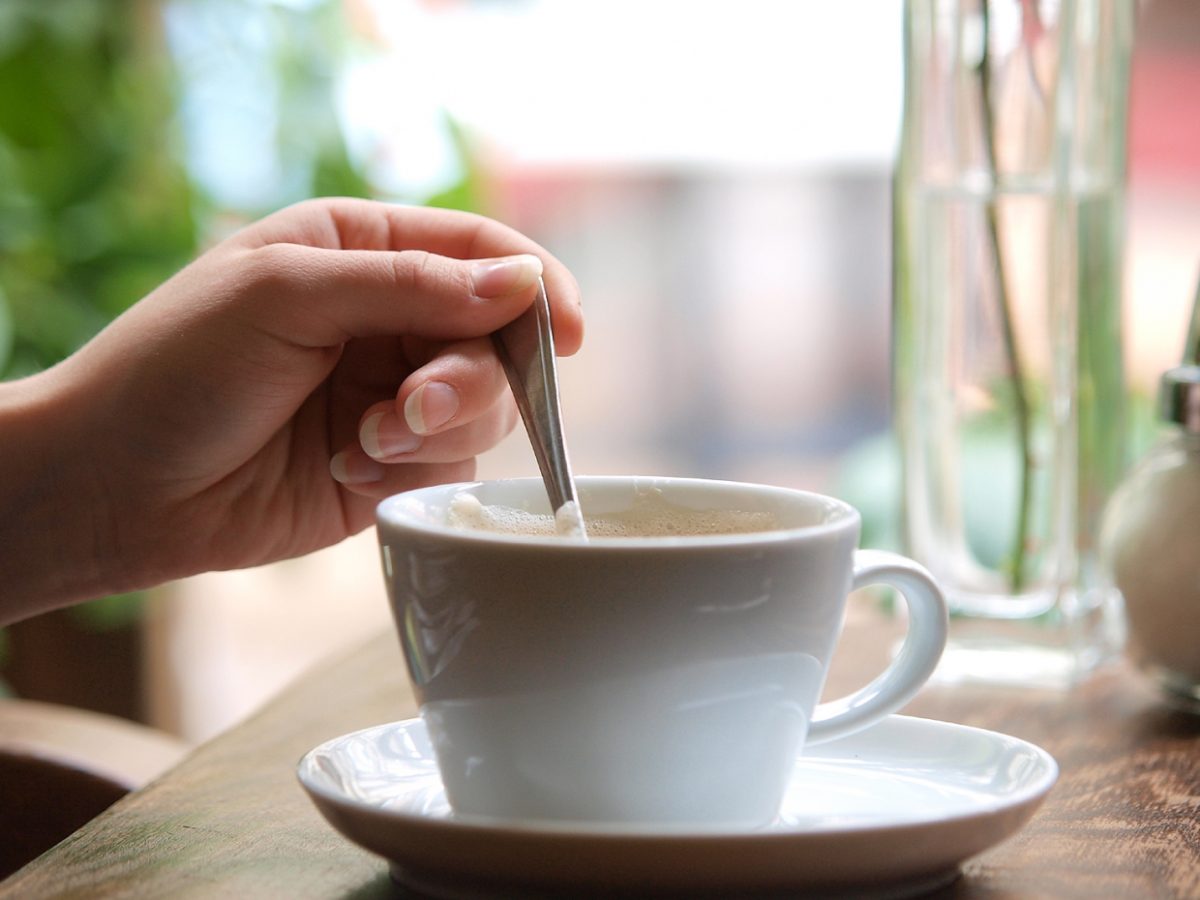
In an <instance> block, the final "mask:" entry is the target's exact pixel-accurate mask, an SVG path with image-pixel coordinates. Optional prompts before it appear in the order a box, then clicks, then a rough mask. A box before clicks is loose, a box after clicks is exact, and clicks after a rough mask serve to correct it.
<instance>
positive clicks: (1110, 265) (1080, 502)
mask: <svg viewBox="0 0 1200 900" xmlns="http://www.w3.org/2000/svg"><path fill="white" fill-rule="evenodd" d="M1133 17H1134V9H1133V0H1056V2H1050V0H1045V2H1038V0H908V2H906V5H905V25H904V59H905V99H904V118H903V127H902V135H901V142H900V151H899V157H898V161H897V167H896V176H895V184H894V197H893V242H894V246H893V254H894V255H893V265H894V300H893V303H894V309H893V316H894V318H893V337H894V346H893V360H894V372H893V391H894V424H895V428H896V432H897V436H898V441H899V446H900V454H901V472H902V483H903V503H902V508H903V522H902V526H903V533H904V536H905V541H906V544H907V547H906V550H907V552H908V553H909V554H911V555H912V556H913V557H915V558H916V559H918V560H920V561H921V562H923V563H924V564H925V565H926V566H927V567H928V568H929V569H930V570H932V572H933V573H934V575H935V576H936V577H937V578H938V579H939V581H940V582H941V584H942V585H943V587H944V588H945V590H946V593H947V597H948V599H949V601H950V605H951V608H952V622H951V635H952V638H951V644H950V646H949V648H948V649H947V653H946V656H945V658H944V660H943V665H942V671H941V674H942V676H943V677H945V678H964V679H979V680H987V681H1010V682H1011V681H1016V682H1020V683H1030V684H1032V683H1038V684H1046V683H1054V684H1069V683H1072V682H1074V681H1076V680H1078V679H1079V678H1081V677H1082V676H1083V675H1085V674H1086V673H1087V672H1089V671H1090V670H1091V669H1093V668H1094V667H1095V666H1097V665H1098V664H1100V663H1101V662H1103V661H1104V660H1106V659H1108V658H1110V657H1112V656H1113V655H1115V652H1116V650H1117V649H1118V643H1119V639H1120V634H1119V624H1118V616H1117V614H1116V609H1115V598H1114V594H1113V592H1112V591H1111V590H1110V589H1109V588H1107V587H1106V585H1105V582H1104V580H1103V578H1102V577H1101V576H1100V573H1099V567H1098V563H1097V558H1096V541H1097V531H1098V528H1099V519H1100V514H1101V512H1102V510H1103V507H1104V505H1105V502H1106V500H1107V498H1108V496H1109V494H1110V493H1111V491H1112V490H1113V489H1114V487H1115V486H1116V484H1117V482H1118V481H1119V479H1120V477H1121V475H1122V473H1123V471H1124V466H1125V442H1124V435H1125V424H1124V401H1125V390H1124V378H1123V367H1122V340H1121V280H1122V273H1121V257H1122V249H1123V233H1124V228H1123V209H1124V190H1125V189H1124V181H1125V156H1126V152H1125V133H1126V108H1127V99H1126V95H1127V83H1128V67H1129V55H1130V49H1131V43H1132V30H1133Z"/></svg>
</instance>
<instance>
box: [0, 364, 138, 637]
mask: <svg viewBox="0 0 1200 900" xmlns="http://www.w3.org/2000/svg"><path fill="white" fill-rule="evenodd" d="M72 406H73V404H72V401H71V391H70V387H69V379H68V377H67V374H66V373H65V372H64V371H63V369H62V368H61V367H60V368H56V369H51V370H48V371H46V372H41V373H39V374H37V375H33V376H30V377H28V378H24V379H21V380H18V381H11V382H4V383H0V585H2V588H0V624H2V623H5V622H11V621H15V620H17V619H21V618H26V617H28V616H31V615H35V614H37V613H39V612H45V611H47V610H50V609H53V608H55V607H60V606H65V605H67V604H69V603H73V602H78V601H81V600H88V599H92V598H94V597H99V596H104V595H106V594H108V593H111V592H113V591H114V590H116V589H117V588H116V586H115V584H114V582H115V581H116V579H114V578H113V577H112V575H111V573H109V572H107V571H106V569H107V565H106V562H105V556H106V554H105V551H104V547H103V546H102V543H103V532H102V530H101V529H100V528H99V527H98V526H99V524H100V523H101V522H103V520H104V514H103V499H104V498H103V497H102V496H101V492H100V491H99V490H98V481H97V479H96V478H95V477H94V475H93V473H94V471H95V470H94V468H93V467H94V465H95V462H94V460H93V459H92V457H91V455H90V454H88V453H87V452H86V448H87V447H88V442H87V440H86V436H85V435H82V434H74V433H72V429H73V428H75V427H77V417H75V416H73V415H72V414H71V408H72Z"/></svg>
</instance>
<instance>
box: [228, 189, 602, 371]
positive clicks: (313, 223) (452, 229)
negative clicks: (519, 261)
mask: <svg viewBox="0 0 1200 900" xmlns="http://www.w3.org/2000/svg"><path fill="white" fill-rule="evenodd" d="M236 239H237V240H239V242H240V243H242V244H243V245H244V246H247V247H250V248H254V247H261V246H264V245H266V244H272V243H290V244H302V245H307V246H310V247H314V248H322V249H330V250H392V251H404V250H423V251H427V252H429V253H433V254H436V255H438V256H446V257H452V258H455V259H486V258H492V257H504V256H514V255H517V254H522V253H531V254H533V255H535V256H537V257H538V258H539V259H541V260H542V264H543V273H542V278H543V280H544V282H545V284H546V294H547V296H548V297H549V299H550V304H551V307H552V310H553V317H554V336H555V340H556V343H557V345H558V350H559V352H560V353H561V354H562V355H564V356H569V355H571V354H572V353H575V352H576V351H577V350H578V349H579V345H580V343H581V341H582V339H583V313H582V311H581V310H580V308H579V304H578V297H579V286H578V284H577V283H576V281H575V278H574V276H572V275H571V272H570V270H568V269H567V267H566V266H565V265H563V264H562V263H561V262H560V261H559V260H558V259H556V258H555V257H554V256H553V255H552V254H551V253H549V252H548V251H547V250H546V249H545V248H544V247H542V246H541V245H540V244H538V243H537V242H536V241H534V240H532V239H531V238H529V237H527V236H526V235H524V234H522V233H521V232H519V231H517V230H516V229H514V228H510V227H509V226H507V225H504V224H502V223H500V222H497V221H496V220H495V219H490V218H488V217H487V216H481V215H477V214H476V213H469V212H464V211H462V210H455V209H439V208H434V207H419V206H401V205H398V204H392V203H381V202H379V201H375V200H361V199H356V198H350V197H336V198H322V199H318V200H306V201H303V202H301V203H297V204H295V205H293V206H289V207H287V208H286V209H283V210H281V211H279V212H277V213H274V214H273V215H270V216H268V217H266V218H265V219H262V220H261V221H260V222H258V223H257V225H255V226H253V227H252V228H249V229H247V230H246V231H245V232H242V233H241V234H240V235H238V236H237V238H236Z"/></svg>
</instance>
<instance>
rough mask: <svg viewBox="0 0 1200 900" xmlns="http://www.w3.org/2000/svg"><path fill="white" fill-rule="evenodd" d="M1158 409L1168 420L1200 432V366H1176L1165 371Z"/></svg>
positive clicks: (1160, 385) (1160, 383)
mask: <svg viewBox="0 0 1200 900" xmlns="http://www.w3.org/2000/svg"><path fill="white" fill-rule="evenodd" d="M1158 411H1159V415H1161V416H1162V417H1163V419H1165V420H1166V421H1168V422H1178V423H1179V424H1180V425H1182V426H1183V427H1184V428H1186V429H1187V430H1188V431H1196V432H1200V366H1176V367H1175V368H1174V369H1167V371H1166V372H1164V373H1163V376H1162V379H1161V381H1160V382H1159V393H1158Z"/></svg>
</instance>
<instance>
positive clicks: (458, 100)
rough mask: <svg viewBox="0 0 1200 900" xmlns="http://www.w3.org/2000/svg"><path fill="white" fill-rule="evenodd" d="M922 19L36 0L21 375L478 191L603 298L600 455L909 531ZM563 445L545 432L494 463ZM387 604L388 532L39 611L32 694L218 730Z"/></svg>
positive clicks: (1150, 95)
mask: <svg viewBox="0 0 1200 900" xmlns="http://www.w3.org/2000/svg"><path fill="white" fill-rule="evenodd" d="M1139 10H1140V26H1139V31H1138V37H1137V43H1136V49H1135V56H1134V67H1133V76H1132V84H1131V100H1130V111H1131V115H1130V121H1131V127H1130V136H1129V147H1130V180H1129V184H1130V188H1129V202H1128V211H1127V257H1126V267H1125V295H1126V323H1127V331H1126V354H1127V356H1126V360H1125V363H1126V367H1127V370H1128V373H1129V379H1130V385H1131V388H1132V390H1133V391H1134V392H1135V394H1136V395H1137V397H1139V398H1140V401H1139V406H1138V408H1139V409H1140V410H1142V415H1140V416H1139V417H1135V418H1136V421H1137V428H1138V431H1137V434H1136V435H1135V439H1134V446H1135V450H1136V449H1139V448H1144V447H1145V445H1146V443H1147V440H1148V438H1149V431H1150V425H1149V422H1150V417H1149V415H1148V412H1147V411H1148V409H1149V401H1148V399H1147V398H1148V397H1149V396H1150V395H1151V393H1152V392H1153V390H1154V387H1155V383H1156V380H1157V378H1158V375H1159V374H1160V373H1161V371H1162V370H1163V369H1165V368H1167V367H1168V366H1170V365H1172V364H1173V363H1174V362H1175V361H1176V359H1177V357H1178V356H1179V354H1180V352H1181V349H1182V343H1183V336H1184V328H1185V324H1186V318H1187V315H1188V312H1189V310H1190V302H1191V294H1192V290H1193V286H1194V283H1195V279H1196V277H1197V275H1198V274H1200V4H1197V3H1195V2H1194V0H1150V2H1144V3H1142V4H1140V6H1139ZM901 13H902V4H901V0H848V2H844V3H822V2H817V0H678V2H672V0H573V2H570V3H563V2H559V3H554V2H549V0H161V2H159V0H55V2H52V3H44V2H42V0H3V2H2V3H0V374H2V375H3V377H5V378H17V377H20V376H21V375H24V374H28V373H30V372H34V371H37V370H39V369H41V368H44V367H46V366H49V365H53V364H54V363H55V362H56V361H57V360H59V359H61V358H62V357H63V356H64V355H66V354H69V353H70V352H71V351H72V350H73V349H75V348H76V347H78V346H79V345H80V344H81V343H83V342H84V341H86V340H87V339H88V337H89V336H90V335H91V334H93V333H95V331H96V330H98V329H99V328H101V327H103V326H104V324H105V323H106V322H107V321H109V320H110V319H111V318H112V317H113V316H115V315H116V314H118V313H119V312H120V311H121V310H122V309H124V308H125V307H126V306H128V305H129V304H131V303H133V302H135V301H136V300H137V299H138V298H140V297H141V296H143V295H144V294H145V293H147V292H148V291H149V290H150V289H151V288H153V287H154V286H155V285H156V284H158V283H159V282H160V281H162V280H163V279H165V278H167V277H169V276H170V275H171V274H172V273H173V272H174V271H175V270H177V269H178V268H179V267H181V266H182V265H183V264H184V263H186V262H187V260H189V259H190V258H192V257H193V256H194V255H195V254H197V253H199V252H201V251H202V250H203V249H204V248H205V247H206V246H209V245H211V244H212V243H213V242H215V241H217V240H219V239H220V238H221V237H223V236H225V235H226V234H228V233H229V232H230V231H231V230H233V229H236V228H237V227H239V226H240V225H242V224H244V223H246V222H248V221H250V220H252V219H254V218H256V217H258V216H261V215H263V214H265V213H267V212H270V211H272V210H274V209H277V208H279V207H281V206H284V205H286V204H288V203H291V202H294V201H297V200H300V199H303V198H306V197H311V196H319V195H329V194H350V195H358V196H369V197H376V198H379V199H384V200H391V201H396V202H403V203H417V204H434V205H441V206H452V207H459V208H464V209H470V210H474V211H478V212H482V213H485V214H487V215H490V216H493V217H495V218H498V219H501V220H503V221H505V222H507V223H509V224H511V225H513V226H514V227H516V228H518V229H520V230H522V231H524V232H526V233H528V234H529V235H531V236H532V237H533V238H534V239H536V240H538V241H539V242H541V243H542V244H543V245H544V246H546V247H547V248H548V249H549V250H550V251H551V252H553V253H554V254H555V255H557V256H558V257H559V258H560V259H562V260H563V261H564V262H565V263H566V264H567V265H568V266H569V267H570V268H571V269H572V270H573V271H574V272H575V274H576V276H577V277H578V279H579V282H580V284H581V286H582V288H583V293H584V299H585V309H586V314H587V321H588V334H587V341H586V345H585V348H584V350H583V351H582V352H581V353H580V354H579V355H578V356H576V357H574V358H572V359H570V360H567V361H565V362H564V363H563V365H562V368H561V372H562V377H563V380H564V384H563V388H562V390H563V404H564V408H565V415H566V418H567V428H568V435H569V439H570V441H571V451H572V457H573V461H574V464H575V468H576V470H577V471H578V472H580V473H588V474H603V473H617V472H623V473H630V472H635V473H640V474H686V475H703V476H713V477H724V478H735V479H746V480H756V481H764V482H770V483H775V484H782V485H788V486H794V487H802V488H808V489H814V490H822V491H831V492H835V493H839V494H842V495H844V496H846V497H847V498H848V499H850V500H851V501H852V502H854V503H856V504H857V505H859V506H860V508H862V509H863V511H864V513H865V520H866V525H867V529H866V532H865V534H864V541H863V542H864V544H865V545H868V546H888V545H892V544H893V543H894V541H895V537H894V535H895V522H894V516H895V509H896V500H897V492H898V485H897V482H896V478H895V472H894V464H893V460H892V449H891V443H890V439H889V436H888V429H889V412H888V410H889V364H890V363H889V329H890V322H889V304H890V286H889V285H890V248H889V244H890V236H889V235H890V209H889V191H890V181H891V168H892V159H893V154H894V150H895V142H896V137H897V133H898V125H899V116H900V102H901V81H902V76H903V73H902V63H901ZM114 427H119V423H114ZM536 471H537V470H536V465H535V462H534V460H533V456H532V453H531V452H530V450H529V447H528V444H527V442H526V439H525V437H524V435H523V433H517V434H514V435H513V436H511V437H510V438H509V439H508V440H506V441H505V442H504V443H503V444H502V445H501V446H499V447H497V448H496V449H495V450H494V451H491V452H490V453H488V454H487V455H486V456H484V457H483V458H482V459H481V460H480V465H479V474H480V477H488V478H491V477H504V476H510V475H532V474H535V473H536ZM3 514H4V515H19V514H20V511H19V510H4V511H3ZM0 552H2V548H0ZM3 590H4V586H3V585H0V591H3ZM387 627H389V619H388V613H387V609H386V600H385V595H384V592H383V587H382V582H381V580H380V578H379V575H378V572H377V560H376V552H375V546H374V535H373V533H371V532H368V533H366V534H363V535H360V536H359V537H357V538H354V539H352V540H350V541H347V542H345V543H344V544H342V545H340V546H338V547H335V548H331V549H329V550H327V551H323V552H321V553H317V554H313V555H311V556H309V557H305V558H302V559H297V560H293V561H289V562H285V563H280V564H277V565H273V566H268V567H265V568H261V569H257V570H252V571H246V572H237V573H224V574H219V575H205V576H201V577H197V578H193V579H189V580H187V581H183V582H179V583H176V584H171V585H166V586H164V587H162V588H160V589H156V590H155V591H152V592H150V593H149V594H145V595H137V596H129V597H116V598H102V599H98V600H97V601H96V602H94V603H90V604H85V605H84V606H82V607H78V608H76V609H72V610H68V611H63V612H59V613H54V614H51V615H49V616H43V617H41V618H39V619H35V620H31V621H28V622H23V623H19V624H18V625H16V626H13V627H12V628H10V629H8V630H7V631H6V632H4V633H3V636H2V637H0V689H2V690H5V691H9V692H12V693H16V694H18V695H21V696H27V697H32V698H35V699H46V700H52V701H58V702H65V703H71V704H74V705H79V706H85V707H89V708H94V709H99V710H102V711H106V712H113V713H116V714H119V715H123V716H127V717H129V718H132V719H138V720H141V721H146V722H149V723H151V724H153V725H156V726H158V727H161V728H164V729H166V730H169V731H172V732H174V733H177V734H179V735H181V736H183V737H185V738H187V739H188V740H193V741H199V740H203V739H205V738H207V737H209V736H211V735H212V734H214V733H216V732H217V731H219V730H221V729H223V728H225V727H227V726H228V725H230V724H232V722H234V721H236V720H237V719H239V718H241V717H243V716H245V715H246V714H248V713H249V712H250V711H252V710H253V709H254V708H255V707H256V706H257V705H259V704H260V703H262V702H263V700H265V699H266V698H267V697H269V696H270V695H271V694H273V693H275V692H276V691H278V690H279V689H280V688H281V687H283V686H284V685H285V684H286V683H287V682H288V681H290V680H291V679H293V678H295V677H296V676H297V675H298V674H299V673H300V672H302V671H304V670H305V669H307V668H309V667H311V666H312V665H313V664H314V663H315V662H317V661H318V660H320V659H321V658H322V657H325V656H327V655H329V654H332V653H337V652H342V651H345V650H346V649H347V648H350V647H352V646H353V645H354V644H355V643H356V642H359V641H361V640H363V639H365V638H366V637H367V636H369V635H371V634H374V633H376V632H378V631H379V630H380V629H383V628H387Z"/></svg>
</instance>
